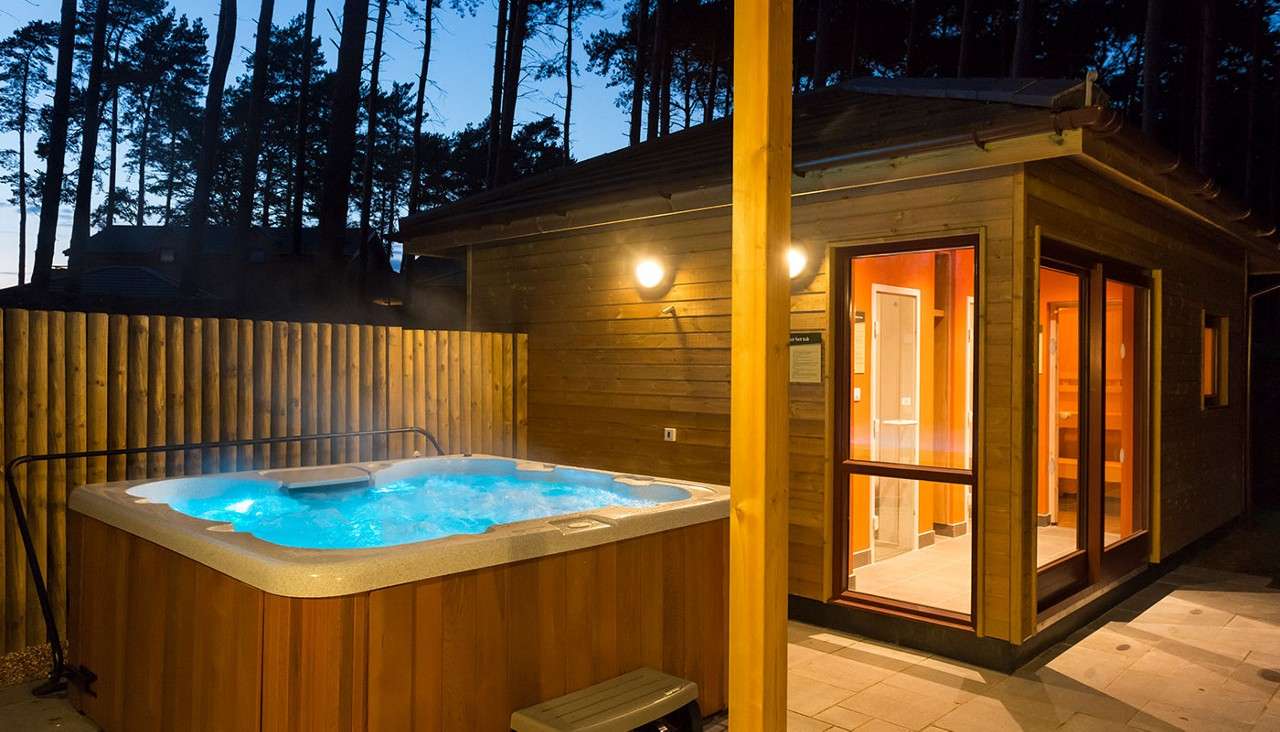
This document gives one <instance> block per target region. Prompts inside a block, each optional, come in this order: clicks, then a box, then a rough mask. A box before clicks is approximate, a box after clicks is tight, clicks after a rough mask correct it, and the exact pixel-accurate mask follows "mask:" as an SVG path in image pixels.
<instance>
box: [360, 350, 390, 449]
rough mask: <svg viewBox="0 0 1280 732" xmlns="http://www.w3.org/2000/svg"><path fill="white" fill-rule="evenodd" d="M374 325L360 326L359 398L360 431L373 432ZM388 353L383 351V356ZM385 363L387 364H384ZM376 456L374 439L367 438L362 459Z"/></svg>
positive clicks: (363, 445)
mask: <svg viewBox="0 0 1280 732" xmlns="http://www.w3.org/2000/svg"><path fill="white" fill-rule="evenodd" d="M375 330H380V329H375V328H374V326H372V325H361V326H360V353H359V356H360V382H359V385H360V386H359V393H358V394H357V396H358V397H359V402H360V429H361V430H371V429H373V428H374V422H373V414H374V411H373V402H374V398H373V383H374V373H373V367H374V352H375V351H376V350H377V349H376V347H375V346H374V331H375ZM382 343H383V348H384V349H385V347H386V340H385V339H383V341H382ZM385 355H386V351H385V350H383V356H385ZM384 363H385V362H384ZM375 457H376V456H375V455H374V452H373V438H372V437H365V438H363V439H362V440H361V441H360V459H361V460H373V459H374V458H375Z"/></svg>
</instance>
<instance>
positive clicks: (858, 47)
mask: <svg viewBox="0 0 1280 732" xmlns="http://www.w3.org/2000/svg"><path fill="white" fill-rule="evenodd" d="M863 4H864V3H863V0H853V27H852V28H850V29H849V77H850V78H857V76H858V73H859V72H860V71H861V70H862V64H860V63H858V54H859V53H860V52H861V51H862V44H861V43H860V41H861V39H862V6H863Z"/></svg>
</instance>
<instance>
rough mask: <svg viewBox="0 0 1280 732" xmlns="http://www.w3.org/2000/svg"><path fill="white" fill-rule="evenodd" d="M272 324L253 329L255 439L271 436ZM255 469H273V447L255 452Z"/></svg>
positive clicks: (253, 432)
mask: <svg viewBox="0 0 1280 732" xmlns="http://www.w3.org/2000/svg"><path fill="white" fill-rule="evenodd" d="M273 331H274V328H272V326H271V322H270V321H267V322H261V323H256V324H255V325H254V329H253V430H252V432H251V433H250V434H252V435H253V437H254V438H255V439H257V438H261V437H267V436H268V435H270V434H271V365H272V363H273V361H272V352H271V346H272V336H273V335H274V332H273ZM253 467H254V468H257V469H262V468H268V467H271V447H270V446H269V445H263V446H262V447H259V448H255V449H254V451H253Z"/></svg>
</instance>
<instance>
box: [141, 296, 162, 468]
mask: <svg viewBox="0 0 1280 732" xmlns="http://www.w3.org/2000/svg"><path fill="white" fill-rule="evenodd" d="M167 322H168V320H167V319H166V318H165V317H164V316H163V315H151V316H147V331H148V332H147V371H146V374H147V376H146V380H147V437H146V440H145V441H144V442H143V444H144V445H161V444H164V440H165V428H166V426H167V425H166V419H165V413H166V411H167V409H168V404H167V399H168V396H169V394H168V390H167V386H166V382H167V380H168V374H167V373H166V371H167V369H168V367H169V363H168V359H167V358H166V355H165V354H166V345H165V344H166V343H167V341H168V337H169V334H168V331H167V330H166V327H167ZM142 459H143V462H144V463H145V464H146V466H147V467H146V470H147V477H148V478H163V477H164V474H165V473H164V467H165V455H164V453H162V452H153V453H148V454H146V455H144V456H143V458H142Z"/></svg>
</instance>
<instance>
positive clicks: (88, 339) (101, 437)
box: [84, 313, 111, 483]
mask: <svg viewBox="0 0 1280 732" xmlns="http://www.w3.org/2000/svg"><path fill="white" fill-rule="evenodd" d="M86 320H87V321H88V322H87V323H86V324H85V352H86V353H85V367H86V368H87V369H88V376H87V378H86V379H85V395H84V412H85V449H86V450H105V449H107V431H108V430H107V425H108V421H107V415H108V414H109V412H110V409H109V408H108V406H107V383H108V382H109V381H110V378H111V377H110V370H109V367H108V364H109V360H108V358H107V351H108V343H109V342H110V340H111V335H110V325H109V323H110V319H109V318H108V317H107V315H106V313H92V314H90V315H89V316H88V318H86ZM106 479H107V459H106V458H90V459H89V460H88V462H87V464H86V465H85V480H86V481H88V482H89V483H101V482H103V481H105V480H106Z"/></svg>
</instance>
